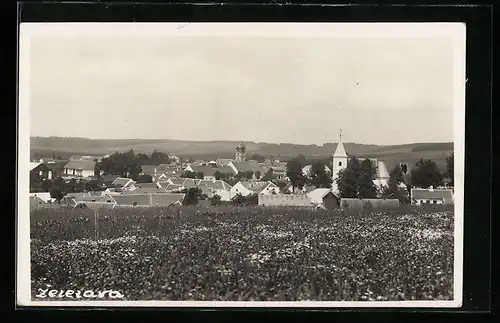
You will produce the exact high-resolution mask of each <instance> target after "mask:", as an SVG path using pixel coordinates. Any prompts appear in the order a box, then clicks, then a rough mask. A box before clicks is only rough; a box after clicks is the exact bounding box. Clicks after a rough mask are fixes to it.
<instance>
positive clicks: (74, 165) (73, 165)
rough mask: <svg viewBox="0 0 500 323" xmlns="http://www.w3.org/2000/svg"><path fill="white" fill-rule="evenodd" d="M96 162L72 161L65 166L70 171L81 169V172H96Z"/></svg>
mask: <svg viewBox="0 0 500 323" xmlns="http://www.w3.org/2000/svg"><path fill="white" fill-rule="evenodd" d="M94 167H95V162H94V161H93V160H74V161H73V160H72V161H70V162H69V163H67V164H66V166H64V168H68V169H79V170H94Z"/></svg>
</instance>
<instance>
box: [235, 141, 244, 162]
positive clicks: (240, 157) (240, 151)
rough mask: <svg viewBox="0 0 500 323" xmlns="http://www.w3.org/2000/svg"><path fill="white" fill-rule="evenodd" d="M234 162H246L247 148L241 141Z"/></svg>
mask: <svg viewBox="0 0 500 323" xmlns="http://www.w3.org/2000/svg"><path fill="white" fill-rule="evenodd" d="M234 161H235V162H237V163H243V162H245V161H246V147H245V145H244V144H243V143H242V142H241V141H240V143H239V144H238V146H237V147H236V156H235V158H234Z"/></svg>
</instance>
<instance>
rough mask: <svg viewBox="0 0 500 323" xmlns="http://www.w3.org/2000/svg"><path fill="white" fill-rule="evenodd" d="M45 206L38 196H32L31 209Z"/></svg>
mask: <svg viewBox="0 0 500 323" xmlns="http://www.w3.org/2000/svg"><path fill="white" fill-rule="evenodd" d="M42 204H45V202H44V201H43V200H42V199H41V198H39V197H38V196H30V208H35V207H37V206H38V205H42Z"/></svg>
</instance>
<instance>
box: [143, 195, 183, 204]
mask: <svg viewBox="0 0 500 323" xmlns="http://www.w3.org/2000/svg"><path fill="white" fill-rule="evenodd" d="M184 196H185V194H153V195H151V203H152V205H151V206H169V205H171V204H175V203H177V204H182V202H183V201H184Z"/></svg>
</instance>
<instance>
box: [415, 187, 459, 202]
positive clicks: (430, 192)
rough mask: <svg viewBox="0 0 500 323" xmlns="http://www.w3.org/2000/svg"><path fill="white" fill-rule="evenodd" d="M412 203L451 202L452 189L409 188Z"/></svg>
mask: <svg viewBox="0 0 500 323" xmlns="http://www.w3.org/2000/svg"><path fill="white" fill-rule="evenodd" d="M411 200H412V204H415V205H422V204H452V203H453V191H452V190H451V189H434V188H432V187H431V188H428V189H424V188H412V189H411Z"/></svg>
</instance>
